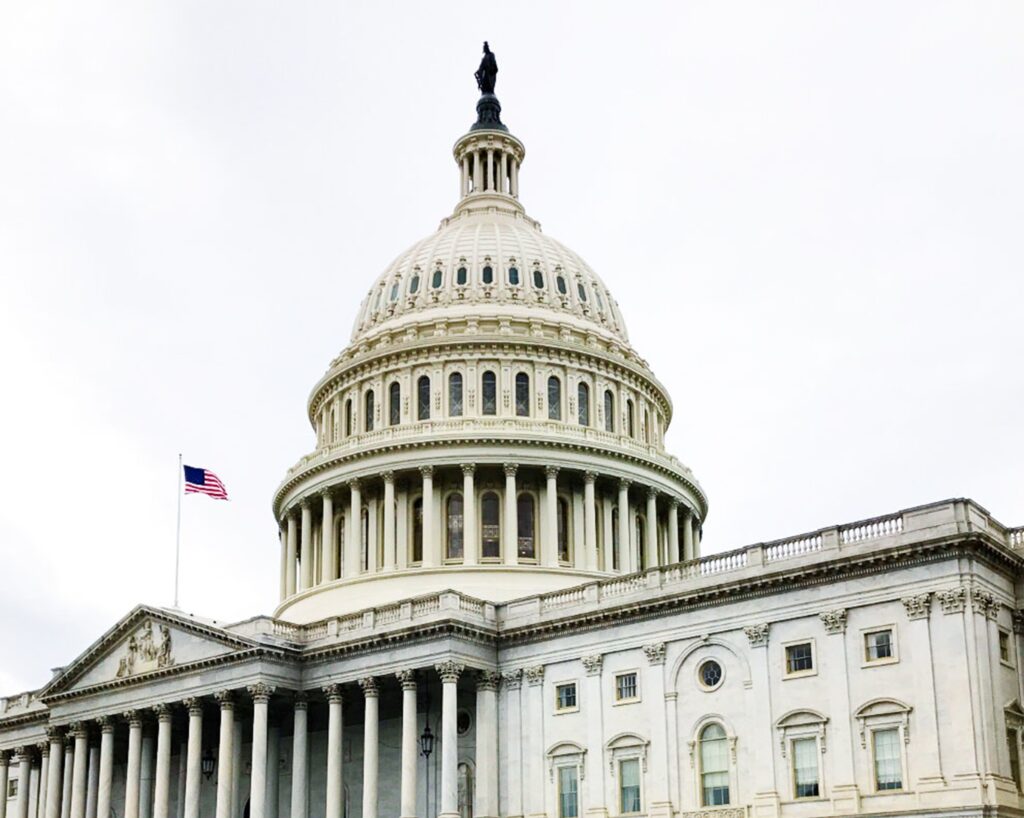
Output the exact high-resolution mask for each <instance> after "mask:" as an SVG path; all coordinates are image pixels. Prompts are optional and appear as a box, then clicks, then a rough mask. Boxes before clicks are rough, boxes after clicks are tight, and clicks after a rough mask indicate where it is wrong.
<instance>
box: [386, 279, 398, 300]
mask: <svg viewBox="0 0 1024 818" xmlns="http://www.w3.org/2000/svg"><path fill="white" fill-rule="evenodd" d="M388 300H389V301H397V300H398V282H397V281H396V282H395V283H394V284H392V285H391V295H390V296H389V298H388Z"/></svg>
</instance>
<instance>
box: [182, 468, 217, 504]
mask: <svg viewBox="0 0 1024 818" xmlns="http://www.w3.org/2000/svg"><path fill="white" fill-rule="evenodd" d="M184 468H185V494H205V495H206V496H207V497H212V498H213V499H215V500H227V499H228V492H227V489H225V488H224V484H223V483H222V482H220V478H219V477H218V476H217V475H215V474H214V473H213V472H212V471H210V470H209V469H199V468H196V467H195V466H185V467H184Z"/></svg>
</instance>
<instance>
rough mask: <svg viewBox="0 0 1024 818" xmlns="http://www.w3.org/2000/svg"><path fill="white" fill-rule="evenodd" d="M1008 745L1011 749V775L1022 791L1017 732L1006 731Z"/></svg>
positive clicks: (1018, 789)
mask: <svg viewBox="0 0 1024 818" xmlns="http://www.w3.org/2000/svg"><path fill="white" fill-rule="evenodd" d="M1006 744H1007V746H1008V747H1009V748H1010V775H1011V776H1013V780H1014V781H1015V782H1016V783H1017V791H1018V792H1019V791H1020V736H1019V734H1018V733H1017V731H1016V730H1007V731H1006Z"/></svg>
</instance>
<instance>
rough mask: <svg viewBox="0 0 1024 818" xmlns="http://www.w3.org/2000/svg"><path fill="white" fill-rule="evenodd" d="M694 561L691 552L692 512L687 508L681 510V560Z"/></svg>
mask: <svg viewBox="0 0 1024 818" xmlns="http://www.w3.org/2000/svg"><path fill="white" fill-rule="evenodd" d="M692 559H694V552H693V512H692V511H691V510H690V509H689V508H687V509H684V510H683V560H684V561H687V560H692Z"/></svg>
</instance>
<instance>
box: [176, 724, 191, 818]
mask: <svg viewBox="0 0 1024 818" xmlns="http://www.w3.org/2000/svg"><path fill="white" fill-rule="evenodd" d="M187 759H188V736H187V735H186V737H185V740H184V741H179V743H178V770H177V776H178V784H177V791H178V792H177V795H178V802H177V804H176V805H175V809H174V818H185V784H186V778H187V777H188V763H187Z"/></svg>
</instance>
